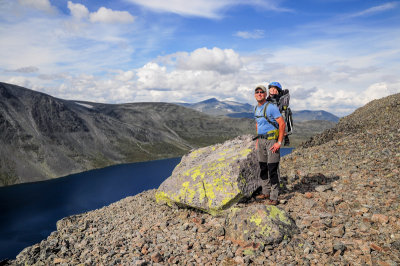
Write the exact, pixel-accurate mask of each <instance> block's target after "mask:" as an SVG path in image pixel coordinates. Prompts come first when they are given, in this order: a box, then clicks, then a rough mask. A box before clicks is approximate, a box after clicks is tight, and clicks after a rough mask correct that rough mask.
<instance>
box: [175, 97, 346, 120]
mask: <svg viewBox="0 0 400 266" xmlns="http://www.w3.org/2000/svg"><path fill="white" fill-rule="evenodd" d="M177 104H179V105H182V106H185V107H188V108H192V109H195V110H197V111H200V112H203V113H206V114H209V115H213V116H218V115H224V116H228V117H234V118H254V106H253V105H250V104H248V103H239V102H234V101H219V100H217V99H216V98H210V99H208V100H205V101H201V102H198V103H177ZM292 112H293V119H294V121H295V122H304V121H311V120H326V121H331V122H335V123H337V122H338V121H339V117H337V116H335V115H334V114H331V113H329V112H326V111H323V110H317V111H311V110H300V111H292Z"/></svg>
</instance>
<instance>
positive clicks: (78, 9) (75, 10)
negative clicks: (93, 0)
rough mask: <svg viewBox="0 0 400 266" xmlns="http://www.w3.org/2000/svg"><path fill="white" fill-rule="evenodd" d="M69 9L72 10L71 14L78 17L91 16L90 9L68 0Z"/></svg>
mask: <svg viewBox="0 0 400 266" xmlns="http://www.w3.org/2000/svg"><path fill="white" fill-rule="evenodd" d="M68 9H69V10H70V11H71V15H72V16H73V17H75V18H77V19H82V18H87V17H89V10H88V9H87V7H86V6H84V5H82V4H74V3H72V2H71V1H68Z"/></svg>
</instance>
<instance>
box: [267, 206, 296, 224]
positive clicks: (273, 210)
mask: <svg viewBox="0 0 400 266" xmlns="http://www.w3.org/2000/svg"><path fill="white" fill-rule="evenodd" d="M266 207H267V209H268V210H269V217H270V218H271V219H276V218H277V217H278V219H279V220H280V221H281V222H283V223H285V224H290V221H289V219H288V217H287V216H286V215H285V214H284V213H283V211H282V210H280V209H279V208H278V207H276V206H271V205H267V206H266Z"/></svg>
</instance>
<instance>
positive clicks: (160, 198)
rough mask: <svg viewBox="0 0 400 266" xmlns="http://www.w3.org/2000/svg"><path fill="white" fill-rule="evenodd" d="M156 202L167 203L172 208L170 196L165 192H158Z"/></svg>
mask: <svg viewBox="0 0 400 266" xmlns="http://www.w3.org/2000/svg"><path fill="white" fill-rule="evenodd" d="M155 197H156V202H157V203H164V202H165V203H167V204H168V205H169V206H172V205H173V203H172V201H171V199H170V198H169V196H168V194H167V193H165V192H164V191H157V192H156V195H155Z"/></svg>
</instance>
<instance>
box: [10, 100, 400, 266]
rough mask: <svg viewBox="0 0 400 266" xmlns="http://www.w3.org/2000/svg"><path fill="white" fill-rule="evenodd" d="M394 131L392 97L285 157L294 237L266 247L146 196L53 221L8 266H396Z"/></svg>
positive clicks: (397, 157) (399, 136) (399, 112)
mask: <svg viewBox="0 0 400 266" xmlns="http://www.w3.org/2000/svg"><path fill="white" fill-rule="evenodd" d="M388 106H389V107H390V108H388V109H386V107H388ZM381 110H383V112H384V113H385V116H383V117H381V115H380V111H381ZM374 113H376V117H378V119H375V120H372V119H373V118H374ZM367 119H371V120H372V122H371V123H370V120H368V121H367ZM352 121H354V122H353V123H352ZM363 121H364V123H363ZM387 121H390V123H387ZM368 123H369V124H368ZM346 125H347V128H348V131H346ZM399 125H400V94H396V95H392V96H390V97H387V98H384V99H382V100H379V101H373V102H371V103H370V104H368V105H366V106H365V107H363V108H360V109H359V110H357V111H356V112H355V113H354V114H352V115H351V116H349V117H346V118H344V119H343V120H341V121H340V122H339V124H338V126H337V127H336V129H335V130H331V131H327V132H325V133H323V134H321V135H319V136H317V137H316V138H314V139H313V140H311V141H309V142H308V143H306V144H305V145H304V146H303V147H302V148H298V149H296V150H295V151H294V152H293V153H292V154H290V155H288V156H286V157H285V158H284V159H283V160H282V164H281V176H282V183H283V187H282V191H281V195H280V205H279V207H280V208H282V209H284V210H285V211H287V212H288V213H289V215H290V216H291V217H292V218H293V219H294V220H295V222H296V224H297V226H298V228H299V229H300V230H299V233H298V234H296V235H295V236H294V237H293V238H292V239H287V240H284V241H283V242H282V243H281V244H279V245H278V246H276V247H273V246H263V245H251V244H247V245H246V244H244V243H239V242H236V241H233V240H232V239H228V238H227V237H226V236H225V229H224V226H225V224H224V223H225V220H224V218H223V217H212V216H210V215H209V214H205V213H201V212H198V211H196V210H189V209H178V208H170V207H168V206H166V205H159V204H157V203H156V202H155V199H154V193H155V191H154V190H150V191H145V192H143V193H141V194H139V195H136V196H133V197H128V198H125V199H123V200H121V201H119V202H116V203H114V204H111V205H110V206H107V207H104V208H102V209H98V210H95V211H91V212H88V213H84V214H80V215H75V216H71V217H67V218H65V219H63V220H61V221H59V222H58V223H57V231H55V232H53V233H52V234H51V235H50V236H49V237H48V238H47V239H46V240H43V241H42V242H41V243H38V244H36V245H34V246H31V247H28V248H26V249H25V250H23V251H22V252H21V253H20V254H19V255H18V256H17V259H16V260H15V261H10V262H9V264H11V265H18V264H28V265H31V264H37V265H49V264H59V265H78V264H83V265H147V264H150V265H157V264H158V265H159V264H161V265H166V264H179V265H236V264H238V265H243V264H244V265H250V264H251V265H262V264H264V265H271V264H272V265H273V264H277V265H398V264H400V200H399V194H398V191H399V187H400V179H399V176H400V174H399V171H400V170H399V169H400V149H399V147H400V129H399ZM339 129H340V130H339ZM241 204H264V203H263V202H256V201H254V200H250V202H247V203H241Z"/></svg>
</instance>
